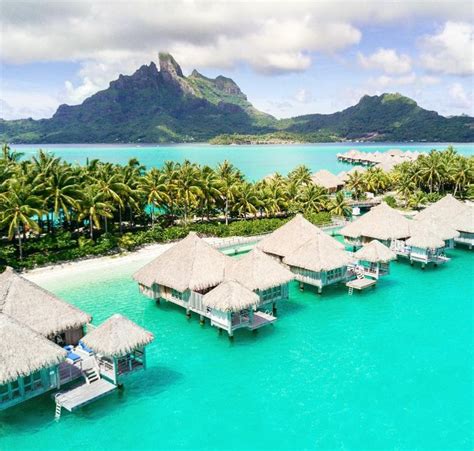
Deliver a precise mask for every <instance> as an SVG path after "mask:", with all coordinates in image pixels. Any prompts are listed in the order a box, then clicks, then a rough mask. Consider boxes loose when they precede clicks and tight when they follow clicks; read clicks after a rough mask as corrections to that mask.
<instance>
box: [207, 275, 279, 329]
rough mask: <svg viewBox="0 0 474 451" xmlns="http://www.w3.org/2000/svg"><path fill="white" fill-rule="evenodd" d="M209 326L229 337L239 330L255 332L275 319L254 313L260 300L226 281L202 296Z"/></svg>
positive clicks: (240, 287) (249, 291) (236, 284)
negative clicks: (225, 333) (223, 331)
mask: <svg viewBox="0 0 474 451" xmlns="http://www.w3.org/2000/svg"><path fill="white" fill-rule="evenodd" d="M202 302H203V305H204V306H205V308H206V310H207V312H208V315H207V316H208V317H209V319H210V321H211V326H215V327H217V328H219V330H225V331H226V332H227V333H228V334H229V336H230V337H232V336H233V335H234V331H235V330H237V329H241V328H246V329H249V330H256V329H258V328H260V327H261V326H264V325H266V324H271V323H273V322H275V321H276V317H274V316H271V315H269V314H267V313H263V312H256V309H257V307H258V305H259V302H260V298H259V296H258V295H257V294H256V293H255V292H254V291H252V290H249V289H248V288H246V287H244V286H243V285H242V284H241V283H239V282H237V281H235V280H227V281H225V282H223V283H221V284H219V285H218V286H217V287H216V288H214V289H212V290H211V291H209V292H208V293H207V294H205V295H204V296H203V300H202Z"/></svg>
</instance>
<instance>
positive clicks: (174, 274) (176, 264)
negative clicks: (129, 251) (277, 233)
mask: <svg viewBox="0 0 474 451" xmlns="http://www.w3.org/2000/svg"><path fill="white" fill-rule="evenodd" d="M250 258H252V257H250ZM254 258H255V257H254ZM246 262H247V261H244V264H245V263H246ZM244 264H242V265H244ZM233 265H234V261H233V260H232V259H231V258H230V257H228V256H226V255H224V254H222V253H221V252H219V251H218V250H217V249H215V248H213V247H212V246H211V245H209V244H208V243H206V242H205V241H204V240H202V239H201V238H199V237H198V235H197V234H195V233H193V232H191V233H190V234H189V235H188V236H187V237H186V238H184V239H183V240H181V241H179V242H178V243H176V244H175V245H174V246H173V247H171V248H170V249H168V250H167V251H166V252H164V253H163V254H161V255H159V256H158V257H157V258H156V259H154V260H153V261H152V262H150V263H148V264H147V265H145V266H144V267H143V268H141V269H140V270H139V271H137V272H136V273H135V274H134V276H133V277H134V279H135V280H136V281H137V282H138V285H139V289H140V291H141V292H142V293H143V294H145V295H146V296H148V297H150V298H152V299H155V300H157V301H159V300H160V299H163V300H165V301H167V302H172V303H174V304H176V305H179V306H181V307H183V308H184V309H185V310H186V314H187V315H188V316H191V312H195V313H197V314H198V315H199V317H200V321H201V323H204V319H205V318H211V316H212V315H214V314H213V312H212V310H211V309H210V308H208V307H206V306H205V305H204V304H203V297H204V295H205V294H207V293H208V292H210V291H211V290H212V289H213V288H215V287H217V286H218V285H220V284H221V283H222V282H224V281H227V280H228V279H226V270H227V269H229V268H232V267H233ZM237 272H238V270H237ZM286 281H287V279H286V278H280V279H278V280H277V279H275V283H276V284H277V285H275V287H277V286H279V285H284V284H285V283H286ZM272 288H273V287H272ZM255 295H256V296H257V302H256V305H257V304H259V295H257V294H255ZM283 295H284V292H283ZM277 297H278V296H277V293H276V290H275V293H274V297H272V298H271V299H275V301H276V299H277ZM269 302H273V301H272V300H271V301H269ZM214 310H215V309H214ZM253 317H254V318H255V317H258V320H259V324H260V325H264V324H270V323H272V322H273V317H270V315H267V314H265V313H264V312H254V313H253Z"/></svg>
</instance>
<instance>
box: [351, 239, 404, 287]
mask: <svg viewBox="0 0 474 451" xmlns="http://www.w3.org/2000/svg"><path fill="white" fill-rule="evenodd" d="M354 258H355V260H356V261H357V266H358V267H359V268H360V269H361V270H362V272H363V274H364V276H367V277H372V278H374V279H378V278H379V277H382V276H385V275H387V274H390V262H391V261H392V260H395V259H396V258H397V255H396V254H395V253H394V252H393V251H392V250H390V249H389V248H388V247H387V246H385V245H383V244H382V243H381V242H380V241H378V240H372V241H371V242H370V243H367V244H364V245H363V246H362V247H361V248H360V249H359V250H358V251H357V252H355V253H354Z"/></svg>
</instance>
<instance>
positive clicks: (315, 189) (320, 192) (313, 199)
mask: <svg viewBox="0 0 474 451" xmlns="http://www.w3.org/2000/svg"><path fill="white" fill-rule="evenodd" d="M300 198H301V203H302V206H303V210H304V211H305V212H307V213H308V212H316V213H318V212H320V211H322V210H324V209H325V208H326V205H327V202H328V193H327V191H326V190H325V189H324V188H322V187H321V186H317V185H314V184H311V185H308V186H306V187H305V188H304V189H303V191H302V192H301V197H300Z"/></svg>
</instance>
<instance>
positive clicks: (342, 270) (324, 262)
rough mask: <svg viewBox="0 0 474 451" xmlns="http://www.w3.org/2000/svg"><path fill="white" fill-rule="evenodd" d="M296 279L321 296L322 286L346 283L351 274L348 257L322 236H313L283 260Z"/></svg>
mask: <svg viewBox="0 0 474 451" xmlns="http://www.w3.org/2000/svg"><path fill="white" fill-rule="evenodd" d="M283 263H285V264H286V265H288V266H289V268H290V269H291V271H292V272H293V274H295V277H296V280H298V281H299V282H300V288H301V289H302V288H303V284H308V285H313V286H315V287H317V288H318V293H321V292H322V290H323V287H325V286H328V285H332V284H335V283H338V282H346V281H347V280H348V279H349V278H350V277H351V276H353V274H352V273H350V272H349V271H348V267H349V265H350V264H351V263H352V257H351V256H350V254H349V253H348V252H346V251H344V250H342V249H341V248H340V247H339V246H336V245H335V244H334V243H333V242H331V241H330V240H328V239H327V238H325V237H324V235H323V234H322V233H318V234H315V235H314V236H313V237H311V238H310V239H309V240H307V241H305V242H304V243H302V244H301V245H300V246H299V247H298V248H296V249H294V250H293V251H292V252H290V253H289V254H288V255H287V256H285V257H284V258H283Z"/></svg>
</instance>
